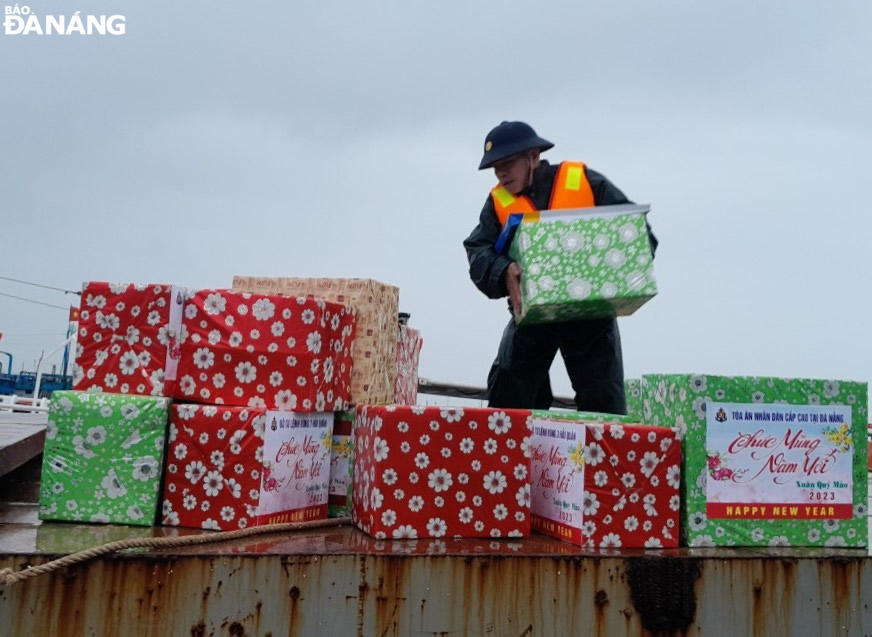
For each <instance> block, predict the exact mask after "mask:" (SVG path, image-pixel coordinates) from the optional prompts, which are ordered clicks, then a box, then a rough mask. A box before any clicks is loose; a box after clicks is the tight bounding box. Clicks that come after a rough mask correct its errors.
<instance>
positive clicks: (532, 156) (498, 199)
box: [463, 122, 657, 414]
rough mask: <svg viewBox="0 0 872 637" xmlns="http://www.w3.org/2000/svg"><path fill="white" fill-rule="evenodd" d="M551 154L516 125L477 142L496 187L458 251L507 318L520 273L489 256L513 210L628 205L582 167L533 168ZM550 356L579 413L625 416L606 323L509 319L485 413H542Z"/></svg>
mask: <svg viewBox="0 0 872 637" xmlns="http://www.w3.org/2000/svg"><path fill="white" fill-rule="evenodd" d="M552 146H554V144H552V143H551V142H549V141H547V140H545V139H542V138H541V137H539V136H538V135H536V132H535V131H534V130H533V129H532V128H531V127H530V126H528V125H527V124H525V123H523V122H503V123H501V124H500V125H499V126H497V127H496V128H494V129H493V130H491V131H490V132H489V133H488V135H487V137H486V138H485V144H484V156H483V157H482V160H481V163H480V165H479V167H478V168H479V170H484V169H486V168H493V169H494V173H495V175H496V177H497V180H498V181H499V184H498V185H497V186H496V187H495V188H494V189H493V190H492V191H491V194H490V195H489V196H488V198H487V201H485V203H484V207H483V208H482V210H481V215H480V217H479V222H478V226H476V228H475V230H473V231H472V234H470V235H469V237H467V239H466V240H465V241H464V242H463V246H464V248H466V254H467V258H468V259H469V276H470V278H471V279H472V281H473V283H475V285H476V287H478V289H479V290H481V291H482V292H483V293H484V294H486V295H487V296H488V297H489V298H494V299H495V298H501V297H504V296H509V309H510V311H511V310H514V311H517V310H518V308H519V307H520V302H521V277H522V276H523V273H522V272H521V268H520V266H519V265H518V264H517V263H516V262H514V261H513V260H512V259H510V258H509V257H508V256H505V255H502V254H497V252H496V251H495V250H494V245H495V243H496V241H497V238H498V237H499V234H500V231H501V230H502V226H503V223H504V221H505V218H506V216H507V213H508V212H512V211H514V210H519V209H522V208H513V205H515V204H518V203H524V202H526V204H525V205H526V207H527V208H532V209H535V210H547V209H549V208H551V207H552V206H551V205H550V204H552V203H553V202H554V201H555V200H560V201H576V202H578V201H581V202H583V203H581V204H578V203H576V204H574V205H571V206H567V205H561V206H554V207H555V208H556V207H587V206H591V205H596V206H608V205H614V204H628V203H632V202H631V201H630V200H629V199H627V198H626V197H625V196H624V193H622V192H621V191H620V190H618V189H617V188H616V187H615V186H614V185H613V184H612V183H611V182H610V181H609V180H608V179H606V178H605V177H604V176H603V175H601V174H599V173H597V172H595V171H593V170H590V169H589V168H587V167H586V166H584V165H583V164H580V163H570V162H564V163H563V164H558V165H551V164H549V163H548V162H547V161H544V160H540V159H539V154H540V153H541V152H543V151H546V150H548V149H549V148H551V147H552ZM564 164H565V166H564ZM565 168H568V169H569V170H568V171H567V170H564V169H565ZM573 170H575V171H576V174H575V175H571V179H567V178H566V177H564V174H565V173H567V172H569V173H571V172H572V171H573ZM570 182H571V183H570ZM567 184H569V185H567ZM566 188H571V189H572V190H574V191H578V190H581V191H582V192H585V193H587V194H586V198H585V197H584V196H583V197H582V198H581V199H579V198H578V195H577V194H576V193H575V192H569V195H571V196H570V198H569V199H566V198H565V197H563V195H564V194H565V193H566V192H568V191H567V190H566ZM573 196H574V197H576V198H575V199H573V198H572V197H573ZM648 237H649V240H650V243H651V251H652V254H653V252H654V250H655V249H656V247H657V239H656V238H655V237H654V235H653V234H652V233H651V229H650V227H649V228H648ZM557 350H560V353H561V355H562V356H563V361H564V363H565V364H566V371H567V372H568V374H569V379H570V380H571V382H572V388H573V390H574V391H575V404H576V407H577V408H578V409H579V410H580V411H599V412H606V413H614V414H624V413H626V410H627V407H626V400H625V397H624V367H623V360H622V355H621V337H620V334H619V332H618V324H617V320H616V319H614V318H605V319H585V320H576V321H568V322H563V323H550V324H543V325H529V326H523V327H517V326H516V325H515V322H514V319H509V324H508V325H507V326H506V329H505V330H504V331H503V337H502V341H501V342H500V347H499V351H498V353H497V357H496V360H495V361H494V363H493V365H492V367H491V370H490V373H489V374H488V398H489V405H490V406H491V407H516V408H527V409H529V408H535V409H548V408H549V407H550V406H551V403H552V400H553V396H552V393H551V385H550V381H549V378H548V372H549V370H550V368H551V363H552V362H553V360H554V356H555V354H556V353H557Z"/></svg>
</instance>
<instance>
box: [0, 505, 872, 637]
mask: <svg viewBox="0 0 872 637" xmlns="http://www.w3.org/2000/svg"><path fill="white" fill-rule="evenodd" d="M0 519H4V520H11V519H15V520H16V522H14V523H6V524H3V525H0V567H7V566H8V567H11V568H13V569H16V570H17V569H20V568H23V567H25V566H26V565H28V564H36V563H42V562H45V561H48V560H49V559H51V557H53V556H56V555H58V554H64V553H69V552H72V551H76V550H79V549H82V548H88V547H92V546H95V545H97V544H100V543H102V542H107V541H112V540H118V539H127V538H131V537H142V536H150V535H174V534H185V533H196V532H198V531H196V530H182V529H163V528H160V527H156V528H152V529H149V528H132V527H120V526H99V525H74V524H60V523H57V524H39V522H38V520H37V519H36V515H35V507H33V506H32V505H19V506H17V508H15V507H13V505H7V506H5V507H4V508H0ZM870 590H872V557H869V556H868V554H867V553H866V552H865V551H857V550H849V549H838V550H821V549H807V550H799V551H798V550H797V549H787V548H784V549H771V550H768V549H767V550H763V549H756V550H754V549H721V548H712V549H692V550H689V549H675V550H662V551H629V550H622V551H617V550H612V551H609V550H599V551H587V550H581V549H579V548H577V547H573V546H571V545H569V544H565V543H562V542H559V541H557V540H554V539H551V538H547V537H543V536H534V537H533V538H529V539H525V540H523V541H512V542H508V541H490V540H403V541H378V540H374V539H372V538H369V537H367V536H365V535H363V534H362V533H360V532H358V531H356V530H355V529H353V528H350V527H339V528H336V529H329V530H325V531H324V532H318V531H308V532H305V533H300V534H296V535H280V534H276V535H267V536H263V537H260V538H249V539H248V540H245V541H242V542H240V541H236V542H227V543H222V544H216V545H211V546H198V547H186V548H176V549H168V550H165V551H152V552H131V553H126V554H115V555H111V556H107V557H104V558H102V559H99V560H95V561H93V562H89V563H85V564H82V565H79V566H75V567H70V568H68V569H66V570H64V571H60V572H57V573H51V574H47V575H42V576H39V577H36V578H34V579H31V580H27V581H25V582H22V583H19V584H16V585H14V586H11V587H6V588H0V627H8V628H0V633H2V634H9V635H28V634H32V635H65V634H70V635H122V634H123V635H128V634H129V635H160V636H161V637H162V636H164V635H204V636H205V635H273V636H277V635H319V634H320V635H548V636H551V635H570V634H578V635H610V636H611V635H646V634H655V633H653V632H649V631H648V630H646V628H645V626H648V627H649V628H652V627H653V628H656V629H657V633H656V634H683V635H721V634H735V635H861V636H862V635H872V609H870V604H872V597H870V595H869V593H868V592H869V591H870ZM864 591H865V593H864ZM689 609H690V610H692V612H690V610H689ZM682 616H686V617H685V619H686V621H684V622H682V621H681V618H682Z"/></svg>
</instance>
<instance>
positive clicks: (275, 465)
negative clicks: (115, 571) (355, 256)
mask: <svg viewBox="0 0 872 637" xmlns="http://www.w3.org/2000/svg"><path fill="white" fill-rule="evenodd" d="M354 333H355V317H354V310H353V308H350V307H348V306H345V305H340V304H337V303H330V302H326V301H324V300H321V299H316V298H313V297H306V296H298V297H290V296H278V295H262V294H251V293H248V292H231V291H227V290H200V291H198V292H197V293H196V294H194V295H192V296H191V298H190V299H189V300H188V301H187V303H186V304H185V310H184V319H183V322H182V333H181V337H180V340H181V359H180V361H179V366H178V367H179V368H178V379H177V382H176V391H175V398H176V400H177V402H176V403H174V404H173V407H172V411H171V414H170V436H169V445H168V448H167V464H166V480H165V486H164V501H163V521H164V523H165V524H171V525H176V524H177V525H182V526H196V527H202V528H210V529H221V530H226V529H234V528H244V527H246V526H251V525H257V524H269V523H276V522H288V521H306V520H314V519H320V518H324V517H326V516H327V505H328V503H327V497H328V486H329V476H330V447H331V435H332V433H333V420H334V412H335V411H339V410H342V409H344V408H345V407H346V405H347V404H348V402H349V400H350V380H351V370H352V357H351V349H352V345H353V341H354ZM183 401H184V402H183Z"/></svg>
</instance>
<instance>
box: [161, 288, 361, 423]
mask: <svg viewBox="0 0 872 637" xmlns="http://www.w3.org/2000/svg"><path fill="white" fill-rule="evenodd" d="M354 330H355V322H354V310H353V309H352V308H349V307H346V306H344V305H338V304H336V303H327V302H325V301H320V300H316V299H313V298H311V297H296V298H289V297H281V296H265V295H252V294H247V293H236V292H230V291H228V290H199V291H198V292H197V293H196V294H194V295H193V296H192V297H191V299H190V300H189V301H188V302H187V304H186V305H185V311H184V320H183V323H182V337H181V360H180V361H179V371H178V382H177V383H176V387H175V397H176V398H178V399H179V400H184V401H193V402H203V403H209V404H216V405H233V406H244V407H252V408H259V409H260V408H269V409H276V410H279V411H297V412H323V411H334V410H340V409H343V408H344V407H345V405H346V403H347V401H348V400H349V386H350V380H351V367H352V359H351V348H352V344H353V342H354V334H355V331H354Z"/></svg>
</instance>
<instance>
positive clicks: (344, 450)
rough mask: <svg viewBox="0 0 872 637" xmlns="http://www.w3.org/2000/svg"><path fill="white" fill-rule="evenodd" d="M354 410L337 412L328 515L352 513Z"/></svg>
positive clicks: (336, 516)
mask: <svg viewBox="0 0 872 637" xmlns="http://www.w3.org/2000/svg"><path fill="white" fill-rule="evenodd" d="M353 425H354V410H348V411H342V412H339V413H337V414H336V420H335V423H334V426H333V440H332V445H331V448H330V498H329V500H328V504H329V506H328V516H329V517H331V518H344V517H347V516H350V515H351V493H352V477H353V475H354V473H353V472H354V436H353V428H354V427H353Z"/></svg>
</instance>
